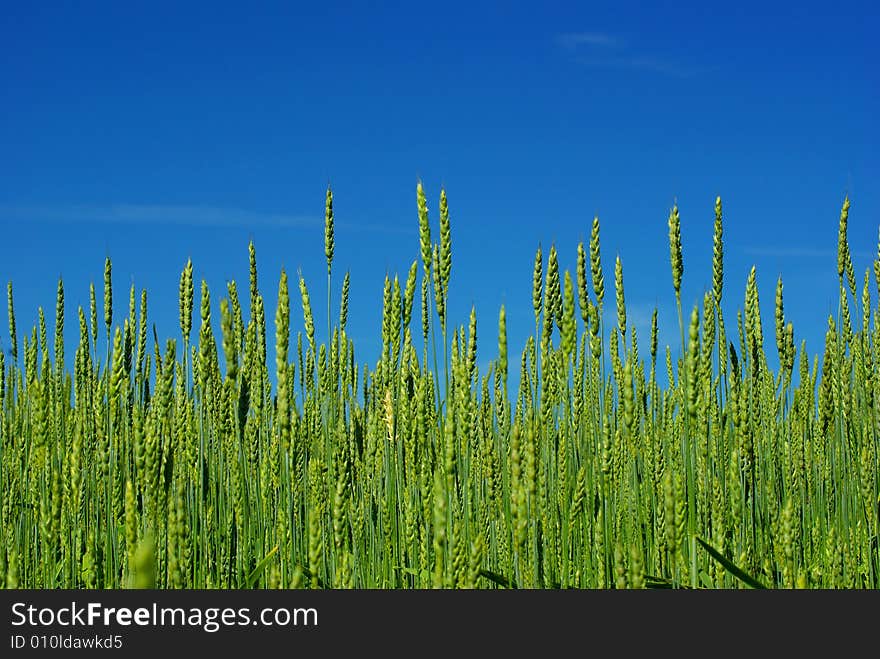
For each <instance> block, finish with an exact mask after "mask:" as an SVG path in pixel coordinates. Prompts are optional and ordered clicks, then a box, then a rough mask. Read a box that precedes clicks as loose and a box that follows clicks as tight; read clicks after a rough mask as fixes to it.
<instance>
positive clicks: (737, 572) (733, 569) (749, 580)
mask: <svg viewBox="0 0 880 659" xmlns="http://www.w3.org/2000/svg"><path fill="white" fill-rule="evenodd" d="M696 540H697V542H699V543H700V546H701V547H702V548H703V549H705V550H706V551H707V552H708V553H709V555H710V556H711V557H712V558H714V559H715V560H716V561H718V562H719V563H721V565H722V566H723V567H724V569H725V570H727V571H728V572H730V573H731V574H732V575H733V576H735V577H736V578H737V579H739V580H740V581H742V582H743V583H744V584H746V585H747V586H749V587H750V588H756V589H760V590H763V589H765V588H767V586H765V585H764V584H762V583H761V582H760V581H758V580H757V579H755V578H754V577H753V576H751V575H749V574H748V573H747V572H745V571H743V570H742V569H741V568H739V567H737V566H736V565H735V564H734V563H733V562H732V561H731V560H730V559H728V558H726V557H725V556H724V555H723V554H722V553H721V552H719V551H718V550H717V549H715V548H714V547H712V545H710V544H708V543H707V542H705V541H704V540H703V539H702V538H699V537H698V538H696Z"/></svg>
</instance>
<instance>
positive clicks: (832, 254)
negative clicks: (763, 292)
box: [743, 245, 872, 259]
mask: <svg viewBox="0 0 880 659" xmlns="http://www.w3.org/2000/svg"><path fill="white" fill-rule="evenodd" d="M743 252H745V253H746V254H749V255H750V256H769V257H774V258H783V259H784V258H791V259H837V249H836V248H835V249H829V248H824V247H809V246H805V245H784V246H779V247H776V246H759V245H750V246H746V247H744V248H743ZM850 254H852V255H853V256H855V257H857V258H871V256H872V255H871V253H870V252H869V251H867V250H850Z"/></svg>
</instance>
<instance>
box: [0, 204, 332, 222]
mask: <svg viewBox="0 0 880 659" xmlns="http://www.w3.org/2000/svg"><path fill="white" fill-rule="evenodd" d="M0 218H3V219H4V220H5V221H10V222H48V223H59V224H83V223H106V224H175V225H183V226H196V227H200V226H203V227H248V226H261V227H272V226H274V227H301V226H312V225H316V224H320V223H321V222H322V221H323V220H321V219H319V218H317V217H307V216H297V215H284V214H274V213H258V212H254V211H248V210H244V209H239V208H222V207H215V206H196V205H194V206H186V205H161V204H110V205H89V204H83V205H59V206H51V205H46V206H16V205H2V206H0Z"/></svg>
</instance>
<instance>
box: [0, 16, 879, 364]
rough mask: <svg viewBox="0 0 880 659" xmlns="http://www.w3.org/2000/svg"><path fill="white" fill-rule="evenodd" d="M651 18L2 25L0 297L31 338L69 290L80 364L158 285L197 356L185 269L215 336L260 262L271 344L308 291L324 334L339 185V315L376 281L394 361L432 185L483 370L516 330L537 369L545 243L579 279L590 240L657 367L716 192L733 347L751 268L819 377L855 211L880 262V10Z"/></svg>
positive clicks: (160, 313)
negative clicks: (652, 324) (342, 292)
mask: <svg viewBox="0 0 880 659" xmlns="http://www.w3.org/2000/svg"><path fill="white" fill-rule="evenodd" d="M644 4H647V3H626V2H611V3H589V4H587V3H558V2H548V3H541V4H540V5H538V4H534V3H532V4H530V5H529V6H526V5H525V3H522V4H520V3H507V2H505V3H480V2H474V1H471V2H467V3H453V2H449V3H444V4H443V5H436V6H431V5H424V4H418V3H392V2H384V3H332V4H331V3H308V5H307V4H306V3H253V5H252V6H251V5H248V6H247V8H245V6H244V5H242V4H241V3H236V4H228V5H227V4H224V3H211V4H208V3H205V4H191V3H164V2H149V3H140V2H126V3H118V2H112V3H109V2H108V3H96V2H82V3H45V4H41V5H40V6H39V7H37V6H36V3H15V4H11V3H10V4H7V5H6V6H4V9H3V14H4V16H3V20H2V21H0V78H2V80H3V84H2V85H0V108H2V110H0V113H2V117H3V120H2V121H0V145H2V147H0V225H2V231H3V245H4V249H3V250H2V257H0V279H2V281H3V282H4V283H5V282H6V281H7V280H10V279H11V280H12V281H13V283H14V286H15V294H16V307H17V318H18V332H19V340H21V337H22V335H23V334H24V333H25V332H26V331H27V330H28V329H29V328H30V326H31V325H32V324H33V323H34V322H36V317H37V307H38V306H40V305H42V306H43V307H44V309H45V310H46V312H47V319H48V321H49V324H50V326H51V324H52V320H53V318H54V299H55V289H56V285H57V279H58V277H59V276H62V277H63V278H64V282H65V291H66V300H67V319H66V320H67V328H68V332H67V338H68V340H69V343H70V344H71V345H72V344H73V342H74V341H75V340H76V334H77V330H76V323H75V319H76V315H75V314H76V306H77V305H80V304H82V305H83V306H84V307H85V308H87V306H88V285H89V282H90V281H94V282H95V283H96V284H98V285H99V295H100V282H101V280H102V271H103V262H104V257H105V256H106V255H108V254H109V255H110V256H111V257H112V259H113V262H114V286H115V291H114V293H115V295H114V299H115V301H116V317H117V318H118V319H120V320H121V318H122V317H123V315H124V314H125V313H127V300H128V294H127V291H128V288H129V286H130V284H131V283H132V282H134V283H135V285H136V286H137V288H138V292H140V289H141V288H146V289H147V290H148V294H149V296H150V298H149V308H150V316H151V320H152V321H153V322H155V323H156V325H157V328H158V331H159V335H160V337H167V336H177V335H178V330H177V282H178V278H179V274H180V270H181V268H182V266H183V265H184V263H185V262H186V259H187V258H188V257H192V259H193V262H194V265H195V274H196V277H197V278H198V279H201V278H204V279H205V280H207V282H208V284H209V285H210V287H211V289H212V291H213V296H214V302H215V315H218V312H217V307H216V302H217V300H218V298H219V296H220V295H221V294H223V292H224V289H225V282H226V281H227V280H229V279H233V278H234V279H236V280H237V281H238V283H239V286H240V290H241V291H242V293H244V291H245V290H246V281H247V242H248V240H249V239H251V238H252V239H253V240H254V241H255V244H256V247H257V254H258V260H259V269H260V277H261V290H262V291H263V294H264V296H265V298H266V302H267V310H268V315H269V319H270V322H271V318H273V317H274V309H275V304H276V299H277V282H278V276H279V273H280V269H281V268H282V267H285V268H286V269H287V270H288V272H289V273H291V274H295V273H296V272H297V270H301V271H302V273H303V275H304V276H305V278H306V281H307V282H308V284H309V287H310V290H311V296H312V303H313V305H314V306H315V308H316V310H317V311H316V313H317V323H316V324H317V327H318V330H319V331H320V330H321V328H323V327H325V326H326V319H325V318H324V315H325V313H326V312H325V311H321V310H323V309H324V306H325V303H324V301H325V299H326V297H325V296H326V277H325V274H326V271H325V265H324V254H323V204H324V193H325V189H326V186H327V184H328V183H330V184H332V186H333V189H334V195H335V210H336V222H337V234H336V236H337V240H336V244H337V247H336V261H335V272H336V273H338V274H337V275H336V279H335V282H336V290H335V291H334V302H333V305H334V310H335V309H336V308H337V307H338V290H339V289H338V285H339V284H340V283H341V279H342V273H343V272H344V271H345V270H347V269H348V270H351V272H352V279H353V285H352V300H351V312H350V318H351V319H350V328H351V329H350V332H351V335H352V336H353V337H354V338H355V341H356V345H357V349H358V357H359V361H360V362H364V361H369V362H370V363H372V362H373V360H374V359H375V357H376V355H377V354H378V345H379V330H380V324H381V317H380V314H381V296H382V285H383V280H384V276H385V274H386V272H390V273H394V272H399V273H400V274H401V276H402V277H405V273H406V270H407V268H408V266H409V264H410V263H411V262H412V260H413V259H415V258H417V257H418V253H419V252H418V236H417V215H416V203H415V185H416V181H417V180H419V179H421V180H422V181H423V182H424V184H425V187H426V190H427V193H428V198H429V204H430V209H431V217H432V221H433V223H434V228H435V235H436V221H437V200H438V194H439V190H440V187H441V185H443V186H445V187H446V190H447V194H448V197H449V205H450V210H451V217H452V227H453V273H452V286H451V290H450V314H451V319H452V322H453V323H466V322H467V316H468V313H469V310H470V306H471V304H475V305H476V307H477V313H478V318H479V325H478V328H479V330H478V334H479V337H480V342H479V343H480V345H481V358H480V361H481V362H482V363H485V362H486V361H488V360H489V359H491V358H492V357H494V355H495V350H496V345H497V342H496V335H497V330H496V326H497V316H498V309H499V306H500V305H501V304H502V303H504V304H505V305H506V308H507V311H508V322H509V327H510V342H511V348H512V351H513V354H514V355H515V354H516V353H517V352H518V351H519V350H520V349H521V347H522V346H523V345H524V343H525V337H526V335H527V333H528V332H529V331H530V330H531V329H533V320H532V309H531V301H530V292H531V276H532V261H533V258H534V252H535V249H536V248H537V246H538V244H541V245H542V246H543V247H544V248H545V250H546V248H548V247H549V246H550V244H551V243H555V244H556V245H557V247H558V249H559V250H560V263H561V266H562V267H563V268H570V269H571V270H572V272H573V271H574V267H575V256H576V245H577V242H578V241H579V240H581V239H585V240H586V239H587V238H588V237H589V227H590V223H591V221H592V218H593V216H594V215H595V214H598V215H599V217H600V221H601V223H602V249H603V254H602V256H603V259H604V264H605V269H606V278H607V279H608V280H609V282H610V281H611V279H612V278H613V276H612V274H611V273H612V272H613V263H614V258H615V256H616V255H617V254H619V255H620V257H621V259H622V262H623V268H624V276H625V286H626V298H627V302H628V303H629V304H630V305H631V308H630V314H631V317H632V318H634V320H635V321H636V322H637V324H639V325H640V327H639V329H640V330H641V334H642V337H643V340H642V344H643V345H644V346H647V324H648V322H649V319H650V314H651V310H652V309H653V307H654V306H655V305H657V306H658V307H659V308H660V319H661V328H662V333H661V339H662V340H664V341H668V342H671V343H672V344H673V345H675V343H676V341H677V338H676V337H677V336H678V328H677V320H676V318H675V315H674V312H673V309H674V298H673V294H672V285H671V276H670V273H669V263H668V259H669V248H668V242H667V225H666V218H667V215H668V211H669V208H670V206H671V205H672V203H673V201H674V200H677V201H678V204H679V208H680V212H681V217H682V232H683V240H684V259H685V273H684V288H683V299H684V302H685V307H686V309H689V308H690V306H691V305H692V304H693V303H694V302H696V301H698V300H701V299H702V293H703V291H704V290H705V289H706V287H708V286H709V285H711V279H710V265H711V244H712V220H713V204H714V199H715V196H716V195H719V194H720V195H721V196H722V198H723V200H724V209H725V256H726V263H725V265H726V273H725V282H726V284H727V287H726V298H725V310H726V311H727V312H728V314H729V316H728V325H729V331H732V330H733V327H735V320H734V317H733V313H734V312H735V310H736V309H737V308H740V307H741V306H742V299H743V290H744V286H745V280H746V275H747V273H748V271H749V269H750V267H751V266H752V265H753V264H754V265H756V266H757V268H758V281H759V286H760V294H761V300H762V307H763V310H764V313H765V316H764V324H765V334H766V336H767V338H768V340H771V342H772V339H771V337H772V315H771V309H772V301H773V294H774V286H775V281H776V278H777V276H778V275H779V274H782V276H783V279H784V282H785V303H786V313H787V315H788V317H789V318H790V319H791V320H792V321H793V322H794V325H795V335H796V340H798V341H799V340H800V339H802V338H805V339H807V341H808V343H809V347H810V350H811V352H815V351H816V350H820V349H821V345H820V344H819V342H820V340H821V338H822V336H823V334H824V329H825V324H826V319H827V316H828V314H829V313H836V308H837V307H836V299H837V298H836V296H837V279H836V239H837V219H838V215H839V211H840V206H841V203H842V201H843V198H844V195H845V194H847V193H848V194H849V195H850V197H851V199H852V209H851V214H850V230H849V235H850V243H851V247H852V250H853V253H854V261H855V266H856V271H857V274H858V279H859V281H860V282H861V277H862V274H863V273H864V270H865V268H866V267H868V266H869V264H870V263H871V259H872V258H874V255H876V251H877V234H878V224H880V185H878V183H880V163H878V157H877V155H876V154H877V151H878V146H880V141H878V129H877V122H876V117H877V116H878V115H880V97H878V89H880V85H878V82H880V81H878V75H877V73H876V62H877V61H878V59H880V58H878V54H880V53H878V47H877V46H876V45H874V43H872V33H875V32H876V28H877V25H878V20H877V19H878V9H877V7H876V5H874V4H872V3H867V2H865V3H835V4H834V5H833V6H831V5H830V4H829V3H811V2H801V3H791V4H789V3H780V4H778V5H776V4H775V3H767V2H761V3H749V2H737V3H724V4H715V3H706V2H699V3H697V2H681V3H675V6H663V7H661V6H660V5H659V3H658V4H657V5H656V6H654V7H647V8H646V7H645V6H644ZM872 117H874V119H873V120H872V119H871V118H872ZM545 262H546V260H545ZM197 290H198V289H197ZM872 290H874V291H875V290H876V289H875V288H873V284H872ZM293 299H294V300H296V296H295V295H294V297H293ZM612 299H613V297H612ZM608 306H609V310H610V311H612V312H613V304H611V305H608ZM294 312H295V314H296V315H295V316H294V318H295V320H296V321H297V322H295V323H294V325H293V328H294V330H297V329H300V328H301V327H302V322H301V320H300V318H301V315H300V314H299V309H298V307H294ZM4 317H5V313H4ZM416 318H418V317H417V316H416ZM0 327H2V332H0V340H2V342H3V343H2V345H3V347H4V349H7V348H8V336H7V334H8V332H7V330H6V323H5V321H4V322H2V323H0ZM270 329H271V325H270ZM416 334H418V329H416ZM68 355H72V349H71V350H69V351H68Z"/></svg>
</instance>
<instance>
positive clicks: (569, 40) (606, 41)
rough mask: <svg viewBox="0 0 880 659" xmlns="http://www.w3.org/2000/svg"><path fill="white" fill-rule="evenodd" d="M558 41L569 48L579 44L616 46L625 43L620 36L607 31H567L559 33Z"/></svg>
mask: <svg viewBox="0 0 880 659" xmlns="http://www.w3.org/2000/svg"><path fill="white" fill-rule="evenodd" d="M556 41H557V42H558V43H559V45H560V46H562V47H563V48H567V49H569V50H575V49H576V48H577V47H578V46H598V47H602V48H615V47H617V46H621V45H623V44H622V42H621V41H620V39H619V38H617V37H615V36H613V35H611V34H606V33H605V32H567V33H565V34H560V35H557V37H556Z"/></svg>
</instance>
